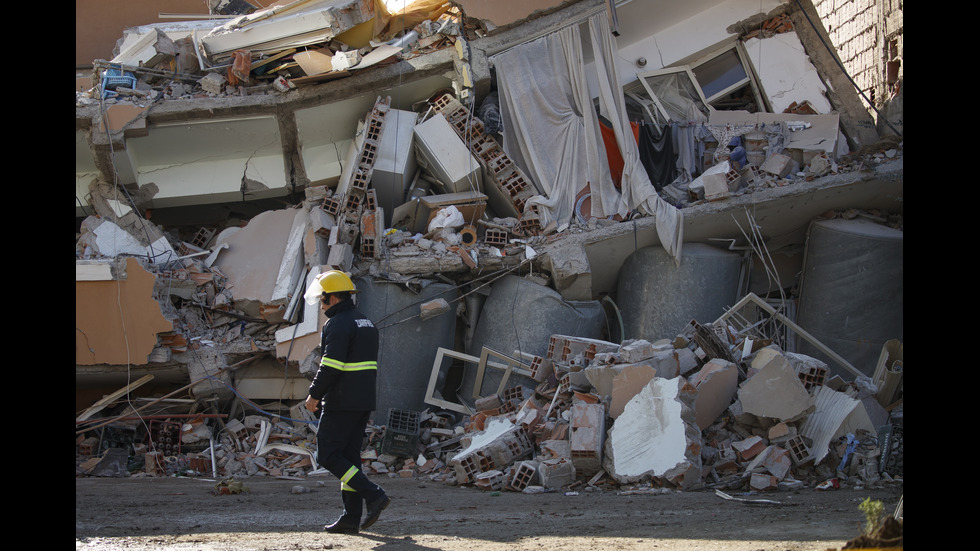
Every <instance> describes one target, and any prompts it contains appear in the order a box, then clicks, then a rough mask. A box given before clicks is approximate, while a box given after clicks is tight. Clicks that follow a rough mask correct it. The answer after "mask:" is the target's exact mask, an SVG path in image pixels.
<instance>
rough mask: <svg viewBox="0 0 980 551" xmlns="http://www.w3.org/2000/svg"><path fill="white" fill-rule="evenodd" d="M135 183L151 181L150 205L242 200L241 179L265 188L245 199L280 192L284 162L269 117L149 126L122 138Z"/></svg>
mask: <svg viewBox="0 0 980 551" xmlns="http://www.w3.org/2000/svg"><path fill="white" fill-rule="evenodd" d="M126 151H127V153H128V154H129V159H130V161H131V163H132V165H133V167H134V170H135V171H136V180H137V183H138V184H139V185H140V186H143V185H145V184H148V183H151V182H152V183H155V184H156V185H157V187H158V188H159V192H158V193H157V195H156V196H154V197H153V206H155V207H167V206H180V205H187V204H201V203H218V202H224V201H235V200H238V201H240V200H242V193H241V187H242V178H243V177H245V178H248V179H249V180H254V181H256V182H261V183H262V184H263V185H264V186H265V188H266V189H265V190H263V191H259V192H255V193H252V194H250V195H248V196H247V198H248V199H258V198H268V197H275V196H280V195H284V194H286V193H287V192H288V189H287V188H286V185H287V180H286V171H285V163H284V160H283V156H282V144H281V141H280V136H279V124H278V122H277V121H276V119H275V118H274V117H271V116H265V117H252V118H239V119H227V120H209V121H206V122H188V123H183V124H175V125H160V126H152V127H150V129H149V135H148V136H145V137H141V138H133V139H129V140H126Z"/></svg>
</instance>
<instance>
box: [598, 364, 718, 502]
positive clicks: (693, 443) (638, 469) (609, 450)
mask: <svg viewBox="0 0 980 551" xmlns="http://www.w3.org/2000/svg"><path fill="white" fill-rule="evenodd" d="M694 394H695V393H694V389H693V388H692V387H691V386H690V385H689V384H688V383H687V381H685V380H684V379H683V378H682V377H677V378H674V379H662V378H659V377H658V378H655V379H654V380H652V381H651V382H650V383H649V384H648V385H647V386H646V387H644V389H643V390H642V391H640V393H639V394H637V395H636V396H635V397H634V398H633V399H632V400H630V402H629V403H628V404H626V407H625V409H624V411H623V413H622V415H620V416H619V418H618V419H616V423H615V424H614V425H613V427H612V428H611V429H610V430H609V435H608V438H607V440H606V448H605V458H604V460H603V467H604V468H605V469H606V472H607V473H609V476H611V477H613V478H615V479H616V480H618V481H620V482H622V483H628V482H637V481H640V480H648V479H652V478H656V479H663V480H665V481H667V482H670V483H672V484H675V485H677V486H679V487H682V488H685V489H688V488H691V487H694V486H695V485H696V484H697V483H698V482H700V468H701V432H700V430H699V429H698V428H697V425H696V421H695V415H694V410H693V409H692V408H691V405H692V402H693V398H694ZM692 472H696V473H698V474H697V475H696V476H691V473H692Z"/></svg>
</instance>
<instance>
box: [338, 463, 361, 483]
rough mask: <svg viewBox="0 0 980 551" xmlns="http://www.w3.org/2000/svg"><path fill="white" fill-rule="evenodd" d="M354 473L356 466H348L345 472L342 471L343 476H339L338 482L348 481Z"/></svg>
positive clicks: (355, 472)
mask: <svg viewBox="0 0 980 551" xmlns="http://www.w3.org/2000/svg"><path fill="white" fill-rule="evenodd" d="M355 474H357V466H356V465H351V466H350V468H349V469H347V472H346V473H344V476H342V477H340V482H341V483H343V484H347V483H348V482H350V479H352V478H354V475H355Z"/></svg>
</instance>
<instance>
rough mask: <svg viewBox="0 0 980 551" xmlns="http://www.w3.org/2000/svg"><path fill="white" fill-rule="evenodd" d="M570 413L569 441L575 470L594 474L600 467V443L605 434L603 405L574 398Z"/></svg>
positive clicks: (604, 410) (603, 439)
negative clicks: (570, 429) (570, 430)
mask: <svg viewBox="0 0 980 551" xmlns="http://www.w3.org/2000/svg"><path fill="white" fill-rule="evenodd" d="M571 414H572V418H571V428H572V432H571V435H570V436H569V441H570V442H571V455H572V462H573V463H574V464H575V470H576V471H577V472H580V473H585V474H595V473H597V472H599V469H601V468H602V445H603V442H604V441H605V435H606V409H605V406H603V405H602V404H590V403H587V402H584V401H582V400H575V403H573V404H572V408H571Z"/></svg>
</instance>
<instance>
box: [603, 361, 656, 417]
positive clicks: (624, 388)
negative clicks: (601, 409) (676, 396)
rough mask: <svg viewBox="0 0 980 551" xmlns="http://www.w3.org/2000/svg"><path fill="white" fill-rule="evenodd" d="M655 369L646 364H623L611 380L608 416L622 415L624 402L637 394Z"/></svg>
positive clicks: (650, 378) (624, 407) (653, 374)
mask: <svg viewBox="0 0 980 551" xmlns="http://www.w3.org/2000/svg"><path fill="white" fill-rule="evenodd" d="M656 376H657V370H656V369H654V368H653V367H650V366H649V365H646V364H637V365H629V366H625V367H624V368H623V369H622V370H621V371H620V372H619V374H618V375H616V376H615V377H613V381H612V395H611V397H612V400H611V401H610V402H609V417H612V418H613V419H616V418H618V417H619V416H620V415H622V413H623V410H625V409H626V404H628V403H629V401H630V400H632V399H633V397H634V396H636V395H637V394H639V392H640V391H641V390H643V388H644V387H645V386H647V384H649V383H650V381H652V380H653V378H654V377H656Z"/></svg>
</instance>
